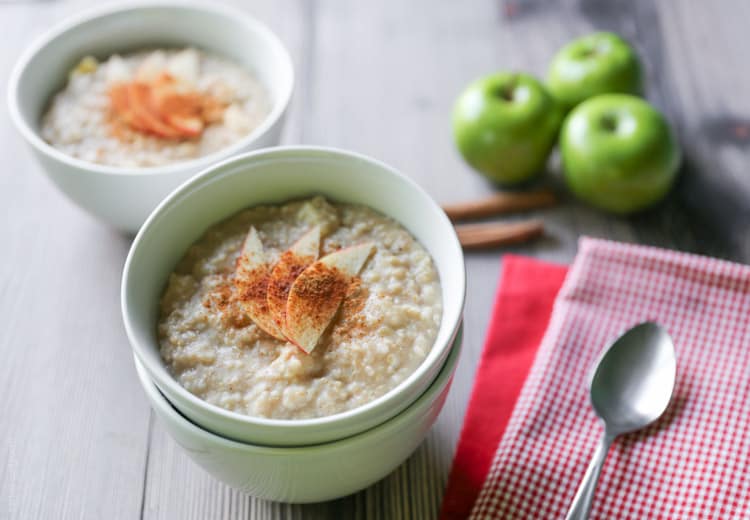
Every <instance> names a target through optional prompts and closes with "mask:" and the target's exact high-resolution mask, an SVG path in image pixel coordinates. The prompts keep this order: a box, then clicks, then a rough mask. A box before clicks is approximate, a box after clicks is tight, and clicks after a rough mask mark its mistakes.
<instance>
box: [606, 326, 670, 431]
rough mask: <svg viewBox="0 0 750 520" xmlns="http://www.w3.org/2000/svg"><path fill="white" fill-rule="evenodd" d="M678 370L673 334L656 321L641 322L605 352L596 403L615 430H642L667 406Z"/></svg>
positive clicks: (611, 428) (609, 427)
mask: <svg viewBox="0 0 750 520" xmlns="http://www.w3.org/2000/svg"><path fill="white" fill-rule="evenodd" d="M675 375H676V358H675V353H674V345H673V344H672V339H671V338H670V337H669V334H667V331H665V330H664V329H663V328H662V327H661V326H660V325H658V324H656V323H653V322H645V323H641V324H639V325H636V326H635V327H633V328H631V329H629V330H627V331H626V332H625V333H624V334H623V335H622V336H620V337H619V338H617V340H616V341H615V342H614V343H613V344H612V345H611V346H610V347H609V348H608V349H607V350H606V351H605V352H604V354H603V355H602V357H601V359H600V360H599V363H598V365H597V367H596V370H595V371H594V375H593V377H592V379H591V404H592V405H593V407H594V411H595V412H596V415H598V416H599V418H600V419H601V420H602V421H603V422H604V424H605V425H606V426H607V430H608V431H609V432H610V433H613V434H615V435H619V434H622V433H627V432H631V431H635V430H640V429H641V428H643V427H645V426H647V425H649V424H650V423H652V422H653V421H655V420H656V419H658V418H659V417H660V416H661V414H662V413H664V410H666V408H667V405H668V404H669V400H670V398H671V396H672V389H673V387H674V381H675Z"/></svg>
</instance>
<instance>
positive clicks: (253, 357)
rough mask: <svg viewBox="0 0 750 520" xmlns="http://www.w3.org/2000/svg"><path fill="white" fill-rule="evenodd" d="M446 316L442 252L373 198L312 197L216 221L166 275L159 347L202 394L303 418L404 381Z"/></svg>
mask: <svg viewBox="0 0 750 520" xmlns="http://www.w3.org/2000/svg"><path fill="white" fill-rule="evenodd" d="M441 315H442V301H441V289H440V281H439V278H438V274H437V270H436V268H435V265H434V263H433V260H432V258H431V257H430V255H429V254H428V253H427V251H426V250H425V249H424V248H423V247H422V245H421V244H419V242H418V241H417V240H416V239H415V238H414V237H413V236H411V234H410V233H409V232H408V231H407V230H406V229H404V228H403V227H402V226H401V225H400V224H398V223H397V222H396V221H394V220H393V219H391V218H388V217H386V216H384V215H382V214H380V213H378V212H376V211H374V210H372V209H370V208H368V207H366V206H360V205H351V204H340V203H336V202H331V201H327V200H326V199H324V198H322V197H314V198H310V199H306V200H301V201H293V202H289V203H286V204H283V205H276V206H272V205H268V206H257V207H254V208H250V209H247V210H244V211H242V212H240V213H238V214H236V215H234V216H233V217H230V218H229V219H227V220H225V221H223V222H221V223H219V224H217V225H215V226H213V227H212V228H210V229H209V230H208V231H207V232H206V233H205V235H204V236H203V237H202V238H201V239H200V240H198V241H197V242H196V243H195V244H194V245H193V246H192V247H191V248H190V249H189V250H188V252H187V253H186V255H185V257H184V258H183V259H182V260H181V261H180V263H179V264H178V266H177V268H176V269H175V272H174V273H173V274H172V275H171V276H170V279H169V282H168V284H167V288H166V290H165V292H164V295H163V297H162V301H161V316H160V319H159V330H158V332H159V342H160V349H161V356H162V359H163V360H164V362H165V363H166V365H167V367H168V368H169V370H170V372H171V373H172V375H173V376H174V377H175V378H176V379H177V381H178V382H179V383H180V384H181V385H182V386H183V387H185V388H186V389H187V390H188V391H190V392H191V393H193V394H194V395H196V396H198V397H199V398H201V399H203V400H205V401H207V402H209V403H211V404H214V405H217V406H219V407H222V408H224V409H227V410H231V411H235V412H238V413H242V414H245V415H250V416H257V417H267V418H274V419H301V418H314V417H323V416H327V415H332V414H335V413H339V412H343V411H346V410H350V409H353V408H356V407H358V406H360V405H363V404H365V403H367V402H369V401H372V400H373V399H376V398H377V397H379V396H381V395H383V394H385V393H386V392H388V391H389V390H391V389H392V388H394V387H395V386H397V385H398V384H399V383H400V382H402V381H403V380H405V379H406V378H407V377H408V376H409V375H410V374H411V373H413V372H414V371H415V370H416V368H417V367H418V366H419V365H420V364H421V363H422V361H423V360H424V359H425V357H426V356H427V354H428V352H429V351H430V349H431V348H432V345H433V342H434V340H435V337H436V336H437V332H438V328H439V326H440V320H441Z"/></svg>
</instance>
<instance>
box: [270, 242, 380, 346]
mask: <svg viewBox="0 0 750 520" xmlns="http://www.w3.org/2000/svg"><path fill="white" fill-rule="evenodd" d="M373 248H374V245H373V244H372V243H366V244H360V245H357V246H353V247H349V248H346V249H341V250H340V251H336V252H335V253H331V254H330V255H326V256H324V257H323V258H321V259H320V260H318V261H317V262H315V263H314V264H312V265H311V266H309V267H308V268H307V269H305V270H304V271H302V273H301V274H300V275H299V276H298V277H297V279H296V280H295V281H294V284H292V288H291V290H290V291H289V298H288V299H287V303H286V324H285V327H284V334H285V335H286V337H287V339H288V340H289V341H291V342H292V343H294V344H295V345H297V346H298V347H299V348H301V349H302V350H303V351H305V353H307V354H309V353H310V352H312V350H313V349H314V348H315V346H316V345H317V344H318V340H319V339H320V336H321V335H322V334H323V332H324V331H325V330H326V328H327V327H328V324H329V323H330V322H331V320H332V319H333V317H334V316H335V315H336V311H337V310H338V308H339V305H341V302H342V301H343V300H344V296H345V295H346V290H347V288H348V287H349V283H350V282H351V280H352V278H353V277H354V276H356V275H357V273H359V271H360V269H362V266H363V265H364V263H365V261H366V260H367V258H368V257H369V256H370V254H371V253H372V251H373Z"/></svg>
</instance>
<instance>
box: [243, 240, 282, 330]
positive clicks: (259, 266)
mask: <svg viewBox="0 0 750 520" xmlns="http://www.w3.org/2000/svg"><path fill="white" fill-rule="evenodd" d="M270 274H271V269H270V266H269V264H268V262H267V261H266V259H265V255H264V254H263V244H262V243H261V241H260V237H259V236H258V232H257V231H256V230H255V228H254V227H251V228H250V232H249V233H248V234H247V237H246V238H245V243H244V244H243V245H242V252H241V253H240V256H239V258H238V259H237V269H236V273H235V278H234V285H235V287H236V289H237V291H238V292H239V296H240V299H241V301H242V307H243V309H244V310H245V312H247V314H248V316H250V319H252V320H253V321H254V322H255V324H256V325H257V326H258V327H260V328H261V329H262V330H263V331H265V332H266V333H268V334H270V335H271V336H273V337H274V338H276V339H280V340H282V341H286V338H285V337H284V335H283V334H282V333H281V331H280V330H279V328H278V327H277V326H276V322H275V321H274V320H273V318H272V317H271V313H270V312H269V311H268V304H267V303H266V292H267V291H268V279H269V277H270Z"/></svg>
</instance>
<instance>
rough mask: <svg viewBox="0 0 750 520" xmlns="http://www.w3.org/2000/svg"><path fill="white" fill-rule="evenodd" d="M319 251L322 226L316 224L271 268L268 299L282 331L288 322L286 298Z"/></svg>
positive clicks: (269, 307)
mask: <svg viewBox="0 0 750 520" xmlns="http://www.w3.org/2000/svg"><path fill="white" fill-rule="evenodd" d="M319 251H320V226H315V227H314V228H312V229H311V230H310V231H308V232H307V233H305V234H304V235H302V237H301V238H300V239H299V240H297V241H296V242H295V243H294V244H292V247H290V248H289V249H287V250H286V251H284V253H283V254H282V255H281V258H280V259H279V261H278V262H277V263H276V265H275V266H274V268H273V270H271V279H270V280H269V281H268V294H267V296H266V300H267V302H268V309H269V310H270V311H271V316H272V317H273V319H274V321H275V322H276V325H278V327H279V329H281V330H282V331H283V330H284V324H285V322H286V300H287V298H288V296H289V290H290V289H291V288H292V284H293V283H294V281H295V280H296V279H297V277H298V276H299V274H300V273H301V272H302V271H304V270H305V268H306V267H307V266H309V265H310V264H312V263H313V262H314V261H315V260H317V259H318V254H319Z"/></svg>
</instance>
